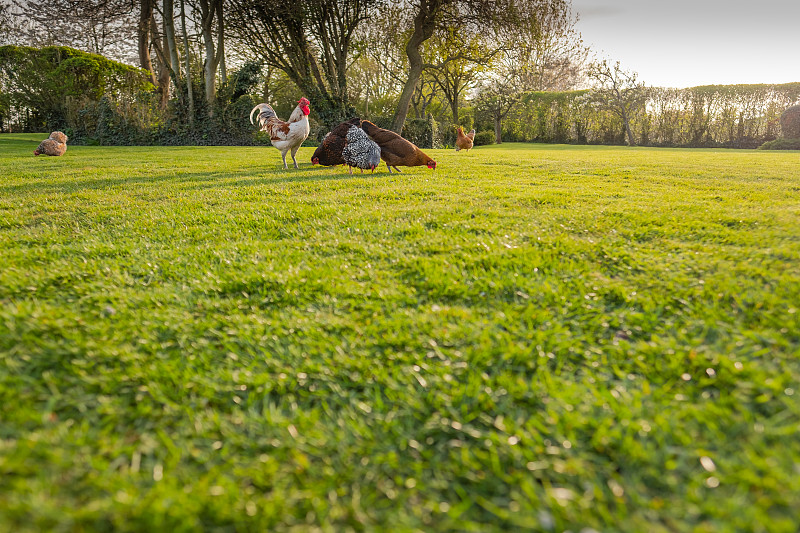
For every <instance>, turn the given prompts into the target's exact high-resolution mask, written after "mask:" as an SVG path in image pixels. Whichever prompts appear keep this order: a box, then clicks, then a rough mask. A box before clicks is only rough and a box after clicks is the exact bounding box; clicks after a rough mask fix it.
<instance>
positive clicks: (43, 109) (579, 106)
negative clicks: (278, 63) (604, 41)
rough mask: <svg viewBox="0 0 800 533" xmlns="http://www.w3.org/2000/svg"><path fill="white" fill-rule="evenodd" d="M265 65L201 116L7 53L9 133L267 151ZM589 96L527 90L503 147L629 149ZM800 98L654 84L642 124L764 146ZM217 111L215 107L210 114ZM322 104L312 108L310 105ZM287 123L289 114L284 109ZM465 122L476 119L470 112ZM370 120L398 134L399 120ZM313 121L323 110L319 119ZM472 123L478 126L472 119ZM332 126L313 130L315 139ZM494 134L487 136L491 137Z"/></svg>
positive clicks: (447, 135)
mask: <svg viewBox="0 0 800 533" xmlns="http://www.w3.org/2000/svg"><path fill="white" fill-rule="evenodd" d="M259 68H260V67H258V65H255V64H250V63H248V64H245V65H244V66H243V67H241V68H240V69H239V70H238V71H233V72H231V73H230V75H229V76H228V80H227V82H226V83H224V84H222V85H221V86H220V87H219V90H218V91H217V93H216V96H215V99H214V102H213V104H208V103H206V101H205V99H204V98H202V97H201V96H202V95H203V85H202V83H197V84H194V85H193V89H194V92H195V94H196V95H198V98H196V101H197V105H196V107H195V109H194V114H193V116H190V115H189V114H188V109H187V106H186V103H185V102H184V101H183V98H184V96H183V95H184V93H183V92H179V93H178V94H177V95H176V96H173V97H172V98H170V99H169V100H168V101H167V102H166V105H164V104H163V102H164V100H160V99H159V97H158V95H157V94H156V93H155V92H154V87H153V86H152V84H150V83H149V81H148V76H147V72H146V71H143V70H141V69H138V68H135V67H130V66H127V65H123V64H121V63H117V62H114V61H111V60H108V59H106V58H104V57H102V56H99V55H95V54H89V53H86V52H81V51H78V50H74V49H71V48H66V47H47V48H42V49H36V48H29V47H18V46H3V47H0V131H3V132H9V131H30V132H45V131H52V130H62V131H65V132H66V133H67V134H68V135H69V136H70V139H71V140H72V141H73V142H75V143H89V144H104V145H112V144H230V145H242V144H264V143H268V139H265V138H262V136H260V135H259V134H258V133H256V132H255V131H254V130H255V128H254V127H253V126H252V125H251V124H250V123H249V120H248V113H249V111H250V109H251V108H252V106H253V105H254V104H255V100H254V99H253V97H251V96H250V95H251V94H253V92H254V88H255V87H256V86H257V83H258V80H259ZM589 95H590V93H589V91H569V92H531V93H526V94H524V95H522V96H521V97H520V98H519V99H518V100H517V103H516V104H515V105H514V106H513V108H512V109H511V111H510V112H509V113H508V115H507V116H506V117H505V119H504V120H503V123H502V126H503V127H502V137H503V140H504V141H522V142H543V143H571V144H625V133H624V128H623V124H622V122H621V120H620V119H619V118H618V117H617V116H616V115H614V114H613V113H612V112H610V111H608V110H605V109H602V108H600V107H598V106H596V105H595V104H594V103H593V100H592V99H591V98H589ZM796 103H800V83H786V84H781V85H766V84H760V85H711V86H706V87H693V88H690V89H663V88H652V89H648V97H647V99H646V101H645V104H644V105H643V106H641V107H640V108H639V109H638V110H637V111H636V112H635V113H634V115H633V117H632V123H631V125H632V129H633V132H634V135H635V138H636V142H637V144H640V145H643V146H676V147H729V148H756V147H758V146H760V145H761V144H763V143H764V142H767V141H771V140H773V139H776V138H777V137H779V136H780V122H779V118H780V115H781V113H782V112H783V110H785V109H786V108H787V107H789V106H791V105H793V104H796ZM209 105H211V106H212V109H209V107H208V106H209ZM312 109H313V108H312ZM276 111H278V113H279V114H281V115H282V116H288V113H289V112H290V111H291V108H286V109H282V108H281V107H280V106H276ZM466 111H468V110H465V113H464V115H465V118H471V114H472V113H471V112H466ZM364 118H371V119H372V120H373V121H374V122H376V123H377V124H379V125H381V126H384V127H388V126H389V125H390V122H391V119H390V117H380V116H377V117H364ZM312 119H313V114H312ZM463 125H468V124H463ZM474 125H475V127H476V128H477V129H478V131H479V132H480V131H481V130H492V129H493V123H492V121H491V119H490V118H489V117H486V116H482V114H481V112H480V111H475V116H474ZM326 131H327V129H326V128H325V127H324V125H322V124H321V123H319V124H315V126H314V127H313V129H312V135H311V136H310V137H309V144H313V143H314V142H315V140H318V139H320V138H321V137H322V136H323V135H324V134H325V133H326ZM454 131H455V130H454V128H453V127H452V125H450V124H445V123H437V122H436V120H434V119H433V118H432V117H429V118H427V119H410V120H408V121H406V127H405V128H404V130H403V134H404V135H406V136H407V137H408V138H410V139H411V140H412V141H414V142H416V143H418V144H419V145H420V146H422V147H431V146H441V145H442V144H447V145H452V141H453V137H454ZM493 135H494V134H491V135H489V134H485V135H480V134H479V138H476V141H477V140H478V139H484V138H485V139H487V141H486V142H490V141H491V138H492V137H493Z"/></svg>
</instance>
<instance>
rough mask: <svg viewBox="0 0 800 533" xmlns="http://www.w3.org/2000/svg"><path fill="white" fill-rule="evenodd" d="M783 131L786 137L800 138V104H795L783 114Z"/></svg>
mask: <svg viewBox="0 0 800 533" xmlns="http://www.w3.org/2000/svg"><path fill="white" fill-rule="evenodd" d="M781 131H782V132H783V136H784V137H785V138H786V139H800V105H793V106H792V107H789V108H787V109H786V111H784V112H783V113H782V114H781Z"/></svg>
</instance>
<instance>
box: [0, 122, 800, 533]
mask: <svg viewBox="0 0 800 533" xmlns="http://www.w3.org/2000/svg"><path fill="white" fill-rule="evenodd" d="M41 138H42V137H41V136H40V135H3V136H0V168H2V169H3V172H2V173H0V248H1V249H2V250H3V252H2V256H3V268H1V269H0V431H1V432H2V438H0V469H1V470H2V477H1V478H0V530H2V531H19V532H27V531H116V530H123V531H312V530H321V531H347V530H354V531H389V530H391V531H449V530H460V531H461V530H463V531H487V532H492V531H523V530H531V531H565V530H570V531H581V530H595V531H652V530H656V531H662V530H663V531H667V530H669V531H734V530H735V531H740V530H741V531H751V530H760V529H764V528H765V527H766V528H767V529H769V530H771V531H776V532H782V531H787V532H789V531H791V532H794V531H796V528H797V527H796V526H797V509H798V508H800V476H798V475H797V473H796V470H795V465H797V464H800V439H797V436H796V435H797V427H798V425H799V424H800V404H799V403H798V402H797V400H796V398H797V394H800V359H798V357H797V354H798V351H799V350H800V309H798V302H800V251H798V246H797V235H800V213H798V211H797V209H796V206H797V188H798V183H797V176H798V175H800V158H798V157H797V155H796V154H793V153H780V152H751V151H736V152H734V151H729V150H726V151H702V150H664V149H651V148H639V149H636V150H630V149H620V148H608V147H572V146H551V145H541V144H537V145H514V144H511V145H509V144H504V145H496V146H489V147H484V148H482V149H480V150H472V151H470V152H469V153H463V152H459V153H455V152H454V151H452V150H447V151H444V150H441V151H440V150H433V151H431V155H432V156H433V157H434V158H435V159H436V160H437V161H438V162H439V166H438V168H437V169H436V171H430V170H428V169H425V168H409V169H404V172H403V174H392V175H389V174H388V173H387V172H386V171H385V170H383V171H381V172H376V173H375V174H369V173H367V174H364V175H361V174H359V173H356V174H355V175H354V176H350V175H348V173H347V171H346V170H344V169H342V168H319V167H316V168H314V167H312V166H311V165H310V163H308V159H309V157H310V156H311V153H312V149H307V148H303V149H301V151H300V153H299V156H298V159H299V160H300V161H301V162H305V163H304V164H302V165H301V169H300V170H297V171H295V170H291V171H284V170H283V168H282V165H281V162H280V155H279V154H278V153H277V151H276V150H274V149H272V148H269V147H266V148H265V147H237V148H224V147H205V148H198V147H168V148H151V147H86V146H71V147H70V148H69V150H68V151H67V154H66V155H65V156H64V157H60V158H48V159H43V158H41V157H40V158H35V157H33V155H32V154H31V153H30V152H31V150H32V149H33V148H34V147H35V146H36V144H37V143H38V142H39V141H40V140H41ZM384 168H385V167H384ZM765 525H767V526H765Z"/></svg>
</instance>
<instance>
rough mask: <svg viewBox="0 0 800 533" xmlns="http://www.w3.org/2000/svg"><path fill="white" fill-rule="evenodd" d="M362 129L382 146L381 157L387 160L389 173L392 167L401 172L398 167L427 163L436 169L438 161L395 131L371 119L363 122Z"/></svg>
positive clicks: (429, 166) (426, 164)
mask: <svg viewBox="0 0 800 533" xmlns="http://www.w3.org/2000/svg"><path fill="white" fill-rule="evenodd" d="M361 129H363V130H364V131H365V132H366V133H367V135H369V136H370V138H372V140H373V141H375V142H376V143H377V144H378V146H380V147H381V159H383V160H384V161H386V166H387V167H389V173H390V174H391V173H392V168H394V169H395V170H396V171H398V172H400V169H399V168H397V167H400V166H402V167H418V166H422V165H425V166H427V167H428V168H432V169H436V161H434V160H433V159H431V158H430V157H429V156H428V155H426V154H425V152H423V151H422V150H420V149H419V148H417V147H416V145H414V144H413V143H411V142H409V141H407V140H405V139H403V138H402V137H401V136H399V135H398V134H396V133H395V132H393V131H390V130H385V129H383V128H379V127H378V126H376V125H375V124H373V123H372V122H370V121H369V120H364V121H362V122H361Z"/></svg>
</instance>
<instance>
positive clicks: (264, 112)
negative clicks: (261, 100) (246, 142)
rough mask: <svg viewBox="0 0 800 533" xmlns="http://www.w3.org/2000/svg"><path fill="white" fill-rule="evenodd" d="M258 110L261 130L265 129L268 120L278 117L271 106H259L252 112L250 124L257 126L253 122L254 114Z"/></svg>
mask: <svg viewBox="0 0 800 533" xmlns="http://www.w3.org/2000/svg"><path fill="white" fill-rule="evenodd" d="M256 109H258V125H259V126H261V128H263V127H264V126H265V125H266V123H267V120H269V119H270V118H272V117H277V116H278V115H277V114H276V113H275V110H274V109H272V106H271V105H269V104H258V105H257V106H255V107H254V108H253V109H252V110H251V111H250V124H255V122H253V113H255V112H256Z"/></svg>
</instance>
